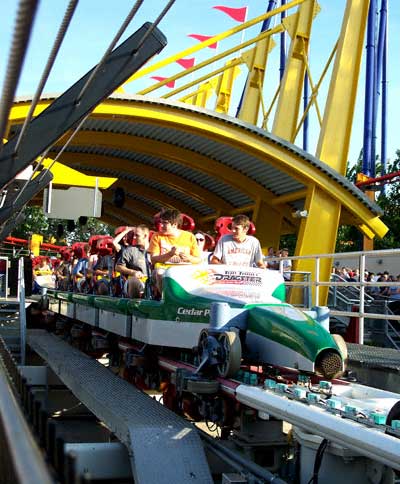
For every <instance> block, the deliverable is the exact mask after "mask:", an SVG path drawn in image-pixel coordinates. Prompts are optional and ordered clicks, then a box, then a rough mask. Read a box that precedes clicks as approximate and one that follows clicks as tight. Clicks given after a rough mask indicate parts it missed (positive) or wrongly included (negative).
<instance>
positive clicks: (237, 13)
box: [213, 5, 247, 22]
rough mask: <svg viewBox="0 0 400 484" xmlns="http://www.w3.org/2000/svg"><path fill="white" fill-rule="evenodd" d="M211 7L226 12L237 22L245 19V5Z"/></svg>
mask: <svg viewBox="0 0 400 484" xmlns="http://www.w3.org/2000/svg"><path fill="white" fill-rule="evenodd" d="M213 8H215V9H216V10H220V11H221V12H224V13H226V14H227V15H229V17H231V18H233V20H236V21H237V22H244V21H245V20H246V15H247V7H240V8H232V7H223V6H222V5H216V6H215V7H213Z"/></svg>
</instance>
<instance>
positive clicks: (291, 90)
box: [272, 0, 318, 143]
mask: <svg viewBox="0 0 400 484" xmlns="http://www.w3.org/2000/svg"><path fill="white" fill-rule="evenodd" d="M317 11H318V9H317V3H316V1H315V0H306V1H305V2H304V3H303V4H302V5H301V7H300V8H299V12H297V13H296V14H294V15H291V16H290V17H288V18H287V19H286V20H285V22H284V25H285V28H286V30H287V31H288V32H289V35H290V37H291V39H292V42H291V45H290V50H289V55H288V60H287V63H286V66H285V73H284V75H283V78H282V82H281V88H280V91H279V98H278V105H277V109H276V113H275V118H274V124H273V127H272V132H273V133H274V134H276V135H278V136H280V137H281V138H284V139H287V140H288V141H291V142H292V143H293V142H294V136H295V133H296V127H297V122H298V118H299V111H300V102H301V97H302V93H303V84H304V74H305V70H306V62H305V59H306V58H305V54H307V53H308V49H309V40H310V34H311V26H312V21H313V18H314V16H315V13H316V12H317Z"/></svg>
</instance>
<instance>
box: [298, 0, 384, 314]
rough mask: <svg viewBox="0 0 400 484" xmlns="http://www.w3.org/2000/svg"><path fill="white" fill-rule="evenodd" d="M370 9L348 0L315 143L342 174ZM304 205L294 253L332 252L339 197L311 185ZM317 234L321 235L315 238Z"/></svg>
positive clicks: (323, 271) (324, 271) (325, 276)
mask: <svg viewBox="0 0 400 484" xmlns="http://www.w3.org/2000/svg"><path fill="white" fill-rule="evenodd" d="M368 9H369V0H358V1H356V2H354V1H351V0H348V2H347V6H346V11H345V15H344V19H343V24H342V30H341V34H340V39H339V44H338V50H337V54H336V58H335V64H334V68H333V73H332V77H331V83H330V88H329V93H328V99H327V103H326V107H325V114H324V119H323V123H322V129H321V132H320V137H319V141H318V146H317V153H316V155H317V157H319V158H320V159H321V160H322V161H324V162H325V163H327V164H328V165H329V166H331V167H332V168H333V169H334V170H336V171H337V172H339V173H341V174H344V173H345V170H346V165H347V156H348V151H349V143H350V135H351V127H352V123H353V114H354V108H355V101H356V95H357V86H358V78H359V72H360V65H361V57H362V49H363V43H364V34H365V27H366V22H367V17H368ZM343 205H345V204H344V203H343ZM306 206H307V210H308V217H307V218H306V219H303V220H302V222H301V225H300V232H299V236H298V240H297V247H296V254H298V255H306V254H311V253H314V254H315V253H316V252H317V253H333V252H334V251H335V244H336V237H337V229H338V225H339V219H340V213H341V206H342V204H341V203H340V199H338V198H336V197H333V196H332V192H331V193H329V192H327V191H325V190H323V189H322V187H319V186H315V185H313V186H312V187H310V189H309V193H308V195H307V200H306ZM347 208H349V207H347ZM359 215H360V214H359ZM361 219H363V217H362V216H361ZM378 224H379V225H381V227H380V229H381V230H380V231H379V232H380V235H382V234H383V235H384V233H386V231H387V228H386V227H385V226H384V225H383V223H382V222H381V221H379V222H378ZM382 225H383V227H382ZM365 226H366V227H365V228H366V229H367V230H368V233H369V235H370V236H372V235H373V234H374V233H375V234H376V233H377V231H376V228H377V224H376V223H375V220H374V219H369V220H368V222H367V223H365ZM361 228H363V227H361ZM317 233H320V234H323V236H321V237H316V234H317ZM378 235H379V234H378ZM331 263H332V262H331V261H330V260H326V259H325V260H324V261H323V262H322V263H321V267H320V276H321V279H322V280H325V281H328V280H329V277H330V273H331V270H332V267H331ZM310 267H311V264H310V262H308V261H299V262H298V264H297V265H296V268H297V270H300V271H303V270H304V271H307V270H309V269H310ZM322 289H323V290H322V291H321V303H322V304H324V303H325V301H326V299H327V295H328V291H327V289H328V288H322Z"/></svg>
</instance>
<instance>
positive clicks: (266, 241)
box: [253, 199, 283, 254]
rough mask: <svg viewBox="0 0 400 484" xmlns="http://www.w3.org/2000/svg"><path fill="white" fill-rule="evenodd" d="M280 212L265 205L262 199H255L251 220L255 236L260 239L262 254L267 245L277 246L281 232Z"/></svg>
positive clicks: (265, 251)
mask: <svg viewBox="0 0 400 484" xmlns="http://www.w3.org/2000/svg"><path fill="white" fill-rule="evenodd" d="M282 220H283V217H282V213H280V212H278V211H277V210H276V209H274V208H272V207H271V206H270V205H267V204H266V203H265V202H264V201H263V200H260V199H259V200H257V204H256V208H255V210H254V212H253V222H254V223H255V226H256V229H257V238H258V239H259V240H260V243H261V248H262V250H263V252H264V254H266V253H267V249H268V247H274V248H275V249H277V248H278V247H279V239H280V235H281V232H282V230H281V229H282Z"/></svg>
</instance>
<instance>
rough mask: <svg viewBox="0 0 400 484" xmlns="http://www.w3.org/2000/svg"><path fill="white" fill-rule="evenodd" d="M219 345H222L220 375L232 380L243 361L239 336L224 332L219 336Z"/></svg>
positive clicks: (219, 364)
mask: <svg viewBox="0 0 400 484" xmlns="http://www.w3.org/2000/svg"><path fill="white" fill-rule="evenodd" d="M218 343H219V345H220V347H219V350H220V355H219V358H218V359H219V363H218V364H217V372H218V375H219V376H221V377H223V378H230V377H232V376H234V375H235V374H236V373H237V372H238V371H239V369H240V364H241V360H242V345H241V343H240V339H239V335H238V334H237V333H235V332H234V331H224V332H223V333H221V334H220V335H219V336H218Z"/></svg>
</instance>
